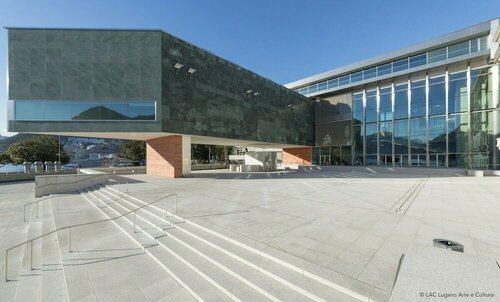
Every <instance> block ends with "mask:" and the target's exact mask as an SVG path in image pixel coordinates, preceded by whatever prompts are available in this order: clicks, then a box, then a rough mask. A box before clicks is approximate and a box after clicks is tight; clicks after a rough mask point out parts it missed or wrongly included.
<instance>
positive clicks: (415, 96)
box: [410, 80, 426, 117]
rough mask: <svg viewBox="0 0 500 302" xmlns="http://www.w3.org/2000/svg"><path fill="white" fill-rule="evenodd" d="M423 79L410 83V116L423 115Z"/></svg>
mask: <svg viewBox="0 0 500 302" xmlns="http://www.w3.org/2000/svg"><path fill="white" fill-rule="evenodd" d="M425 109H426V108H425V80H421V81H415V82H412V83H411V106H410V110H411V117H418V116H425Z"/></svg>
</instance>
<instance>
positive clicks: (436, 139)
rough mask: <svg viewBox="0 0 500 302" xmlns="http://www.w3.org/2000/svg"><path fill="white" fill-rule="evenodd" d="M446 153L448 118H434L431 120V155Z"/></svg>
mask: <svg viewBox="0 0 500 302" xmlns="http://www.w3.org/2000/svg"><path fill="white" fill-rule="evenodd" d="M445 152H446V118H445V117H444V116H432V117H430V118H429V153H445Z"/></svg>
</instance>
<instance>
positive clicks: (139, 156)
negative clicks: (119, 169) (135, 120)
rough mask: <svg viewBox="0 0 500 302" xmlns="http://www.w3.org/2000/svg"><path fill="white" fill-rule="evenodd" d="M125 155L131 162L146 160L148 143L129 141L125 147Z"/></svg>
mask: <svg viewBox="0 0 500 302" xmlns="http://www.w3.org/2000/svg"><path fill="white" fill-rule="evenodd" d="M122 152H123V155H124V156H125V157H126V158H128V159H130V160H143V159H146V142H143V141H128V142H127V143H126V144H125V145H123V151H122Z"/></svg>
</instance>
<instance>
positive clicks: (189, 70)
mask: <svg viewBox="0 0 500 302" xmlns="http://www.w3.org/2000/svg"><path fill="white" fill-rule="evenodd" d="M197 71H198V70H196V69H194V68H192V67H191V68H189V69H188V72H189V73H190V74H193V73H195V72H197Z"/></svg>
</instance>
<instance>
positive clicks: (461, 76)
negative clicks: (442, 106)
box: [448, 72, 468, 113]
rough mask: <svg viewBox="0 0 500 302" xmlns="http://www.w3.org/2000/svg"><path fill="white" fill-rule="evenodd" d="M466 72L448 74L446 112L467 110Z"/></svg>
mask: <svg viewBox="0 0 500 302" xmlns="http://www.w3.org/2000/svg"><path fill="white" fill-rule="evenodd" d="M467 103H468V100H467V72H459V73H454V74H450V75H449V78H448V112H449V113H455V112H464V111H467V107H468V106H467Z"/></svg>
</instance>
